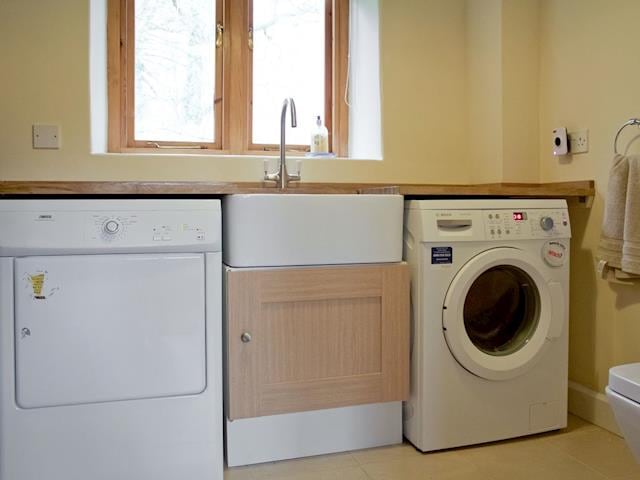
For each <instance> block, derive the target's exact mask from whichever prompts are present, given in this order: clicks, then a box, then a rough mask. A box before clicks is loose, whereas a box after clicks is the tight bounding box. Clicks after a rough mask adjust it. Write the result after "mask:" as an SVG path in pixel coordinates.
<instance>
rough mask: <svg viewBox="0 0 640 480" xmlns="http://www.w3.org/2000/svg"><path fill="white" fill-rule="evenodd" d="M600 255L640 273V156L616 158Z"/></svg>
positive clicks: (603, 223) (608, 260)
mask: <svg viewBox="0 0 640 480" xmlns="http://www.w3.org/2000/svg"><path fill="white" fill-rule="evenodd" d="M598 254H599V256H600V258H601V259H602V260H605V261H606V262H607V264H608V265H609V266H610V267H611V268H616V269H619V270H622V271H623V272H626V273H630V274H635V275H640V156H639V155H633V156H625V155H619V154H617V155H616V156H615V157H614V159H613V165H612V166H611V170H610V172H609V187H608V191H607V198H606V200H605V207H604V220H603V222H602V234H601V237H600V247H599V252H598Z"/></svg>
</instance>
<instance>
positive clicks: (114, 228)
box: [103, 220, 120, 235]
mask: <svg viewBox="0 0 640 480" xmlns="http://www.w3.org/2000/svg"><path fill="white" fill-rule="evenodd" d="M103 229H104V231H105V233H108V234H110V235H113V234H114V233H118V230H120V223H119V222H118V221H116V220H108V221H106V222H105V223H104V226H103Z"/></svg>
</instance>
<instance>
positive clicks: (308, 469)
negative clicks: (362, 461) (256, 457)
mask: <svg viewBox="0 0 640 480" xmlns="http://www.w3.org/2000/svg"><path fill="white" fill-rule="evenodd" d="M353 467H358V462H356V460H355V459H354V458H353V456H352V455H351V454H349V453H341V454H336V455H320V456H316V457H307V458H302V459H296V460H286V461H282V462H272V463H263V464H260V465H256V466H254V467H252V472H251V473H252V475H253V478H254V479H256V480H261V479H274V478H285V477H288V476H289V477H290V476H296V477H302V476H303V475H308V474H317V473H322V472H329V471H331V470H341V469H342V470H344V469H348V468H353ZM328 478H331V477H328Z"/></svg>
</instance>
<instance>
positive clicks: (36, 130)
mask: <svg viewBox="0 0 640 480" xmlns="http://www.w3.org/2000/svg"><path fill="white" fill-rule="evenodd" d="M33 148H53V149H55V148H60V127H58V125H34V126H33Z"/></svg>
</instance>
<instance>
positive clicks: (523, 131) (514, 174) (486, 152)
mask: <svg viewBox="0 0 640 480" xmlns="http://www.w3.org/2000/svg"><path fill="white" fill-rule="evenodd" d="M539 6H540V3H539V0H518V1H512V0H467V11H466V26H467V28H466V55H467V72H466V75H467V108H468V119H467V121H468V123H467V135H468V143H467V149H468V152H469V158H470V160H471V180H472V181H473V182H474V183H486V182H537V181H538V180H539V155H538V109H539V98H538V91H539V85H538V84H539V62H538V58H539V22H538V19H539Z"/></svg>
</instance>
